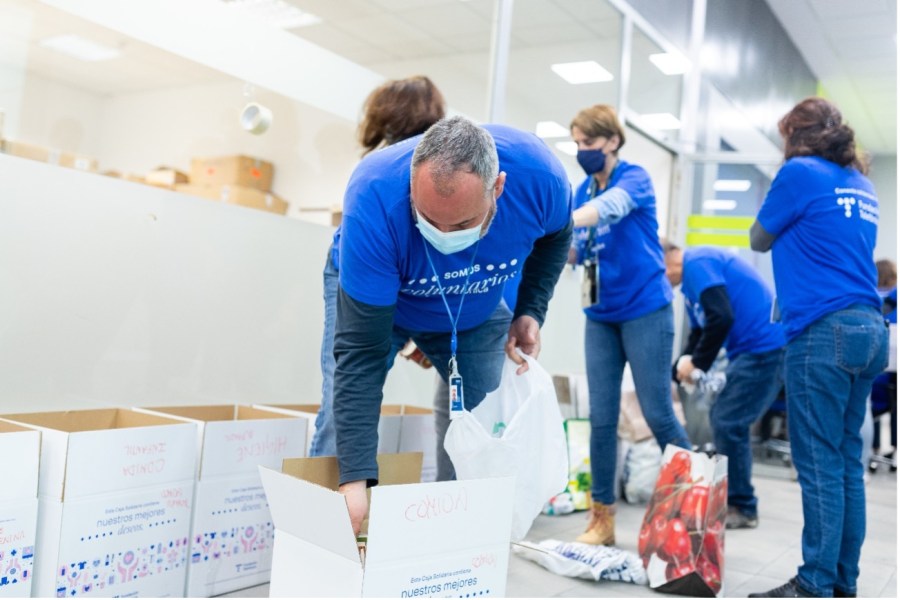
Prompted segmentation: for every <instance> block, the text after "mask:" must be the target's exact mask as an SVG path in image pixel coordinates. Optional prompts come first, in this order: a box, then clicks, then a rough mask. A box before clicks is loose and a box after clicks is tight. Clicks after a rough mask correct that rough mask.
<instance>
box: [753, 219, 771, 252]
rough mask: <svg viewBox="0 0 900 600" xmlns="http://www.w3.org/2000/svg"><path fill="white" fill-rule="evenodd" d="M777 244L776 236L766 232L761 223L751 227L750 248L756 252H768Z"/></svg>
mask: <svg viewBox="0 0 900 600" xmlns="http://www.w3.org/2000/svg"><path fill="white" fill-rule="evenodd" d="M774 243H775V236H774V235H772V234H771V233H769V232H768V231H766V230H765V229H764V228H763V226H762V225H761V224H760V222H759V221H753V225H752V226H751V227H750V247H751V248H752V249H753V250H755V251H756V252H768V251H769V250H770V249H771V248H772V244H774Z"/></svg>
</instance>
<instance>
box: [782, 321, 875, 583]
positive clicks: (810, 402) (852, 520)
mask: <svg viewBox="0 0 900 600" xmlns="http://www.w3.org/2000/svg"><path fill="white" fill-rule="evenodd" d="M887 347H888V334H887V328H886V327H885V325H884V319H883V318H882V316H881V314H880V313H879V311H877V310H876V309H874V308H871V307H867V306H860V305H858V306H852V307H850V308H848V309H845V310H839V311H836V312H833V313H831V314H830V315H827V316H825V317H823V318H821V319H819V320H818V321H816V322H815V323H813V324H812V325H810V326H809V327H808V328H807V329H806V331H804V332H803V333H801V334H800V335H799V336H797V337H796V338H794V339H793V340H791V341H790V343H789V344H788V346H787V352H786V355H785V375H786V376H785V384H786V388H785V391H786V394H787V409H788V433H789V435H790V440H791V457H792V459H793V461H794V465H795V466H796V468H797V474H798V476H799V481H800V490H801V495H802V499H803V539H802V545H801V546H802V550H803V564H802V565H801V566H800V568H799V570H798V571H797V578H798V581H799V583H800V585H801V586H802V587H803V588H805V589H807V590H808V591H810V592H812V593H814V594H815V595H817V596H819V597H830V596H831V595H832V594H833V592H834V590H835V589H838V590H840V591H842V592H844V593H856V580H857V577H859V554H860V549H861V548H862V543H863V539H864V538H865V532H866V499H865V487H864V485H863V466H862V462H861V461H860V456H861V454H862V438H861V437H860V434H859V430H860V427H861V426H862V423H863V418H864V417H865V410H866V396H867V395H868V394H869V392H870V391H871V389H872V380H873V379H875V376H876V375H878V374H879V373H880V372H881V371H883V370H884V368H885V367H886V366H887V359H888V356H887V353H888V350H887Z"/></svg>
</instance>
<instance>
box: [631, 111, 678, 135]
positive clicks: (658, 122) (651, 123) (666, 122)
mask: <svg viewBox="0 0 900 600" xmlns="http://www.w3.org/2000/svg"><path fill="white" fill-rule="evenodd" d="M640 120H641V124H642V125H643V126H644V127H647V128H649V129H657V130H659V131H663V130H666V129H681V121H679V120H678V118H677V117H676V116H675V115H673V114H672V113H650V114H646V115H641V116H640Z"/></svg>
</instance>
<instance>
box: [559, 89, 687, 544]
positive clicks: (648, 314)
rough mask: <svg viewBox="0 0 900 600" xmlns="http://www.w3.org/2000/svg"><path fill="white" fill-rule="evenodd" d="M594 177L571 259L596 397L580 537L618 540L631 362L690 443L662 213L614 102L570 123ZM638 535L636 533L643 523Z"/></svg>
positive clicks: (580, 200)
mask: <svg viewBox="0 0 900 600" xmlns="http://www.w3.org/2000/svg"><path fill="white" fill-rule="evenodd" d="M570 128H571V132H572V139H573V140H575V143H576V144H577V145H578V164H580V165H581V167H582V168H583V169H584V171H585V173H587V178H586V179H585V180H584V182H583V183H582V184H581V185H580V186H579V187H578V190H577V191H576V192H575V207H576V210H575V212H574V214H573V218H574V221H575V227H576V228H578V229H576V230H575V238H574V244H573V252H571V253H570V260H572V261H577V262H578V263H581V264H584V266H585V286H584V288H583V295H582V300H583V305H584V313H585V316H586V317H587V320H586V324H585V336H584V346H585V363H586V366H587V377H588V388H589V390H590V403H591V404H590V406H591V498H592V502H591V519H590V523H589V525H588V528H587V531H585V533H583V534H582V535H580V536H579V537H578V538H577V541H579V542H583V543H587V544H607V545H611V544H615V521H614V516H613V515H614V514H615V506H614V502H615V471H616V452H617V437H616V428H617V426H618V422H619V401H620V398H621V388H622V374H623V372H624V369H625V363H626V362H628V363H629V364H630V365H631V372H632V375H633V377H634V384H635V389H636V391H637V396H638V401H639V402H640V405H641V410H642V411H643V413H644V418H645V419H646V420H647V424H648V425H649V426H650V429H651V430H652V431H653V435H654V436H655V437H656V441H657V442H658V443H659V446H660V448H664V447H665V446H666V444H675V445H677V446H681V447H683V448H689V447H690V442H689V441H688V437H687V433H685V430H684V428H683V427H682V426H681V424H680V423H679V422H678V420H677V419H676V418H675V413H674V411H673V409H672V395H671V386H670V383H669V365H670V364H671V362H672V343H673V340H674V336H675V325H674V318H673V314H672V304H671V303H672V287H671V285H669V281H668V280H667V279H666V270H665V263H664V262H663V251H662V246H660V243H659V233H658V231H657V229H658V226H657V221H656V196H655V195H654V192H653V184H652V183H651V182H650V176H649V175H648V174H647V171H645V170H644V169H643V168H642V167H639V166H638V165H633V164H630V163H627V162H625V161H623V160H619V157H618V151H619V149H620V148H621V147H622V145H623V144H624V143H625V132H624V131H623V130H622V126H621V124H620V123H619V120H618V118H617V117H616V113H615V111H614V110H613V108H612V107H611V106H607V105H603V104H599V105H596V106H592V107H590V108H586V109H584V110H582V111H581V112H579V113H578V114H577V115H576V116H575V118H574V119H572V124H571V126H570ZM635 535H636V533H635Z"/></svg>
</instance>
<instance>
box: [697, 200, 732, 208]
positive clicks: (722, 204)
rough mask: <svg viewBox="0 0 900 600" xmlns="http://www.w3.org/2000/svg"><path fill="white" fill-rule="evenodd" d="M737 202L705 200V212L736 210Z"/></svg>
mask: <svg viewBox="0 0 900 600" xmlns="http://www.w3.org/2000/svg"><path fill="white" fill-rule="evenodd" d="M735 208H737V200H718V199H716V200H704V201H703V210H734V209H735Z"/></svg>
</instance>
